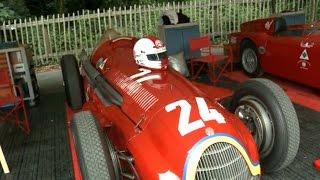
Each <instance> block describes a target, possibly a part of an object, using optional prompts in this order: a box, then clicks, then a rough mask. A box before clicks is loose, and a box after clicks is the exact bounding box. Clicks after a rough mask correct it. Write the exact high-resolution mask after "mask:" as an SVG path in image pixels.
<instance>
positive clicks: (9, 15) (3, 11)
mask: <svg viewBox="0 0 320 180" xmlns="http://www.w3.org/2000/svg"><path fill="white" fill-rule="evenodd" d="M15 17H17V15H16V13H15V12H14V11H13V10H12V9H10V8H9V7H7V6H4V4H3V3H0V22H2V21H4V20H7V19H13V18H15Z"/></svg>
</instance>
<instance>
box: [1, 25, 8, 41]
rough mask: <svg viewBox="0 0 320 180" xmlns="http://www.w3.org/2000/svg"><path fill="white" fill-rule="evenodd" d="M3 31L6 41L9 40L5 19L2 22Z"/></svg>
mask: <svg viewBox="0 0 320 180" xmlns="http://www.w3.org/2000/svg"><path fill="white" fill-rule="evenodd" d="M2 32H3V36H4V42H8V39H7V32H6V23H5V21H3V23H2Z"/></svg>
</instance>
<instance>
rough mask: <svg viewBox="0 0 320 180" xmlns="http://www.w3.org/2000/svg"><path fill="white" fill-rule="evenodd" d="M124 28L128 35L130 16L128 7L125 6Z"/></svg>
mask: <svg viewBox="0 0 320 180" xmlns="http://www.w3.org/2000/svg"><path fill="white" fill-rule="evenodd" d="M124 12H125V13H124V29H125V35H126V36H128V27H129V26H128V17H127V7H124Z"/></svg>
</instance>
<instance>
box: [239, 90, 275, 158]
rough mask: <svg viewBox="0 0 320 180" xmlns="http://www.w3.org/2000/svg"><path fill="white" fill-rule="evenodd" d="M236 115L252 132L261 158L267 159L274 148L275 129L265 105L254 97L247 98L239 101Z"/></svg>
mask: <svg viewBox="0 0 320 180" xmlns="http://www.w3.org/2000/svg"><path fill="white" fill-rule="evenodd" d="M235 114H236V116H238V117H239V118H240V119H241V120H242V121H243V122H244V124H245V125H246V126H247V127H248V129H249V131H250V132H251V134H252V136H253V138H254V140H255V142H256V144H257V147H258V148H259V152H260V157H261V158H264V157H266V156H267V155H268V154H269V153H270V152H271V150H272V148H273V142H274V127H273V122H272V119H271V116H270V113H269V112H268V110H267V108H266V106H265V105H264V103H263V102H261V101H260V100H258V99H257V98H255V97H253V96H245V97H243V98H242V99H241V100H240V101H239V105H238V107H237V108H236V110H235Z"/></svg>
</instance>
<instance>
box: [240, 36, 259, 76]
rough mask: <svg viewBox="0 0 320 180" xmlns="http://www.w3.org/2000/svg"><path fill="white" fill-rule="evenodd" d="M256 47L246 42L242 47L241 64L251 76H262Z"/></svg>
mask: <svg viewBox="0 0 320 180" xmlns="http://www.w3.org/2000/svg"><path fill="white" fill-rule="evenodd" d="M257 52H258V51H257V48H256V46H255V45H254V44H253V43H252V42H250V41H247V42H244V44H243V45H242V47H241V64H242V68H243V70H244V72H245V73H247V74H248V75H250V76H260V75H262V70H261V67H260V62H259V57H258V53H257Z"/></svg>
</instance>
